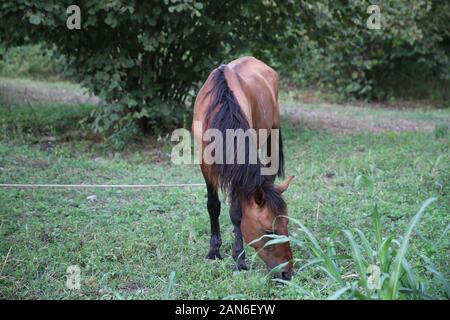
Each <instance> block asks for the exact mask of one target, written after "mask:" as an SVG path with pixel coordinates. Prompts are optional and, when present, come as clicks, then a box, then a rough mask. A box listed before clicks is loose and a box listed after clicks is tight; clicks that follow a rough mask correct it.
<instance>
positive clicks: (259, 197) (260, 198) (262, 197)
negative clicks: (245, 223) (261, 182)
mask: <svg viewBox="0 0 450 320" xmlns="http://www.w3.org/2000/svg"><path fill="white" fill-rule="evenodd" d="M253 197H254V199H255V203H256V204H257V205H258V206H259V207H262V206H263V205H264V203H265V202H266V194H265V193H264V190H263V189H262V188H261V187H257V188H256V191H255V194H254V195H253Z"/></svg>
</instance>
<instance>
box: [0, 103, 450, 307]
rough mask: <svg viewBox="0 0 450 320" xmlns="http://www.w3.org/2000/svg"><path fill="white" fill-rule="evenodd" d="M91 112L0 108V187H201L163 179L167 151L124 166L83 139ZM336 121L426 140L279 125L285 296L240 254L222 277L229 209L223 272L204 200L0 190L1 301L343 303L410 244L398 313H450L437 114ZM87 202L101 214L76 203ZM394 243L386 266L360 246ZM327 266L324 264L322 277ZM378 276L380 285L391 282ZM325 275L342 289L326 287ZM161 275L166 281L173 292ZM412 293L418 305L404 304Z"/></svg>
mask: <svg viewBox="0 0 450 320" xmlns="http://www.w3.org/2000/svg"><path fill="white" fill-rule="evenodd" d="M282 106H283V107H284V106H289V108H291V109H295V108H299V109H300V108H306V109H311V110H318V111H321V110H322V111H324V110H325V111H326V110H327V108H328V107H325V106H322V105H321V104H308V105H304V104H301V103H299V102H298V101H296V100H285V101H283V102H282ZM92 108H93V106H90V105H61V104H45V105H35V106H33V107H31V106H29V105H25V104H24V105H8V104H6V103H3V104H2V105H0V128H1V137H0V183H61V184H79V183H97V184H145V183H202V182H203V180H202V176H201V173H200V170H199V168H198V166H196V165H191V166H176V165H173V164H171V162H170V158H169V155H170V150H171V143H170V137H162V138H160V139H150V138H148V139H141V140H140V141H134V142H133V143H131V144H128V145H127V147H126V148H125V149H124V150H122V151H110V150H111V148H109V147H108V144H107V143H103V142H102V141H101V140H100V139H99V138H98V137H96V136H95V135H93V134H91V133H89V132H90V131H89V130H87V129H86V127H87V126H88V124H87V123H86V121H84V120H83V119H86V117H89V114H90V112H91V111H92ZM350 110H351V109H350ZM337 116H339V117H340V118H342V121H347V122H348V123H349V126H352V127H358V126H359V125H364V123H365V121H368V120H367V119H377V117H387V116H389V118H390V119H396V118H402V119H408V120H409V121H413V122H414V121H427V123H428V124H430V125H432V126H433V128H434V129H433V130H431V131H423V132H422V131H416V132H410V131H408V132H406V131H405V132H389V131H378V130H374V131H371V130H362V131H360V132H352V133H351V134H347V133H340V132H339V130H329V128H327V127H321V126H320V124H319V125H318V124H317V123H316V124H311V123H310V122H309V121H307V120H305V119H303V118H302V117H297V118H295V117H291V116H289V115H285V116H284V118H283V137H284V139H285V156H286V160H287V167H286V173H287V174H288V175H295V179H294V180H293V183H292V184H291V186H290V188H289V189H288V190H287V191H286V192H285V195H284V198H285V200H286V202H287V204H288V209H289V215H290V217H292V218H294V219H296V221H298V222H300V224H297V223H295V222H294V221H291V223H290V236H291V238H292V244H291V245H292V247H293V253H294V258H295V259H296V261H295V266H296V271H297V272H296V274H295V276H294V277H293V279H292V281H291V282H290V283H289V284H286V285H283V284H280V283H276V282H274V281H272V280H271V277H270V275H267V271H266V269H265V265H264V264H263V263H262V262H261V261H260V259H259V258H257V257H254V251H253V249H252V248H247V249H246V253H247V260H248V264H249V265H251V266H252V268H251V270H250V271H246V272H239V273H235V272H233V271H232V268H233V260H232V258H231V248H232V243H233V238H232V225H231V222H230V221H229V217H228V205H227V204H226V201H223V203H222V214H221V218H220V220H221V225H222V239H223V245H222V255H223V256H224V259H223V260H215V261H211V260H207V259H205V256H206V254H207V252H208V248H209V236H210V233H209V217H208V214H207V211H206V190H205V188H203V187H195V188H194V187H191V188H154V189H136V190H135V189H51V188H39V189H38V188H36V189H16V188H0V221H1V222H0V239H1V241H0V297H1V298H8V299H12V298H19V299H68V298H73V299H161V298H163V297H166V298H170V299H239V298H251V299H326V298H329V297H331V298H341V299H342V298H349V297H350V296H349V290H347V289H348V288H349V286H353V288H355V286H356V287H358V286H361V283H360V282H359V284H358V283H357V282H358V281H359V280H361V279H362V278H364V275H363V273H364V272H365V267H366V266H367V265H369V264H372V265H378V266H380V267H381V269H383V266H382V264H383V263H386V261H391V260H392V263H391V264H389V263H388V264H389V265H387V269H389V268H394V269H395V267H396V266H397V265H398V264H396V261H395V259H394V258H395V257H396V255H395V253H396V252H397V251H399V250H400V248H401V247H402V244H403V243H404V241H403V240H405V237H406V238H408V240H409V242H408V243H407V251H406V252H405V256H404V258H405V259H400V260H401V262H402V265H403V266H404V269H402V268H400V269H398V270H400V271H399V272H400V275H399V278H401V282H400V292H401V293H400V296H397V298H405V299H407V298H409V297H414V298H418V297H419V298H425V299H426V298H439V299H447V298H448V283H447V282H446V280H445V278H447V279H448V278H449V276H450V274H449V273H450V268H449V261H450V251H449V249H450V242H449V235H448V229H449V217H450V155H449V146H450V138H449V132H448V123H450V112H449V110H448V109H446V110H423V109H414V111H389V110H386V109H370V108H368V107H360V108H358V111H357V112H347V114H345V113H339V114H338V115H337ZM91 195H96V198H97V200H96V201H90V200H87V197H88V196H91ZM431 197H435V198H436V200H435V201H434V202H433V203H431V204H430V205H429V206H428V207H427V208H425V210H424V211H423V213H422V216H421V219H420V221H418V222H417V224H416V225H415V226H414V228H413V232H412V233H411V234H410V237H409V236H406V234H405V232H406V230H407V227H408V225H409V223H410V221H411V220H412V219H413V217H414V216H415V214H416V213H417V212H418V211H419V209H420V208H421V206H422V204H423V203H424V201H426V200H427V199H429V198H431ZM376 212H378V215H379V216H380V217H381V218H380V219H381V223H379V226H378V229H377V227H376V226H374V225H373V223H374V221H375V222H376V219H375V220H374V214H375V213H376ZM306 228H307V229H306ZM344 230H348V231H350V232H348V233H346V232H344ZM377 230H378V231H377ZM309 232H310V233H309ZM377 232H380V233H378V235H381V236H380V237H379V238H377V237H378V236H377ZM350 233H351V235H353V236H352V237H350V236H349V234H350ZM361 234H362V236H361ZM391 235H392V236H393V237H392V239H391V241H392V242H391V243H390V246H389V245H386V246H385V247H384V249H385V252H384V254H385V256H384V258H380V259H381V260H383V259H385V260H384V262H383V261H381V262H378V257H381V255H380V252H379V251H378V250H377V249H375V250H371V249H370V247H371V246H373V247H374V248H376V247H377V241H380V240H381V241H383V240H385V239H387V238H389V237H390V236H391ZM311 237H313V238H311ZM314 239H315V240H317V243H314ZM351 239H353V244H352V241H351ZM317 245H319V246H320V247H319V248H320V250H319V249H318V247H317ZM358 248H359V249H358ZM252 258H254V259H252ZM328 258H330V259H328ZM386 259H387V260H386ZM403 260H405V261H407V263H406V264H405V262H403ZM327 261H329V262H330V261H331V262H330V263H331V265H328V266H327V265H326V264H325V265H323V264H322V263H326V262H327ZM69 265H78V266H80V268H81V280H82V281H81V288H80V290H68V289H67V287H66V269H67V267H68V266H69ZM361 266H364V268H362V267H361ZM405 266H406V267H405ZM387 269H386V270H387ZM330 270H331V271H330ZM333 270H334V271H333ZM336 270H338V271H336ZM390 270H391V271H389V272H388V271H386V274H387V275H392V273H394V274H395V270H392V269H390ZM335 271H336V272H338V273H339V275H338V277H333V276H335V274H333V272H335ZM360 271H361V272H360ZM382 271H383V270H382ZM172 272H174V277H173V281H169V275H170V274H171V273H172ZM405 273H406V274H405ZM172 274H173V273H172ZM383 275H384V273H383V272H382V278H383ZM384 276H385V275H384ZM337 278H338V279H337ZM385 278H386V277H385ZM390 278H392V277H390ZM386 279H387V278H386ZM387 281H389V279H387V280H386V282H387ZM355 283H356V284H355ZM414 286H415V288H414V290H417V292H415V294H416V295H413V296H410V295H409V294H411V287H414ZM402 287H408V288H410V289H409V290H410V291H409V292H408V290H406V289H402ZM346 288H347V289H346ZM344 289H346V290H344ZM380 291H382V290H380ZM380 291H379V292H378V293H377V290H376V289H373V290H368V289H364V288H360V290H359V291H358V290H356V291H355V292H360V293H361V292H364V293H365V296H364V297H378V298H380V297H381V298H383V297H385V296H383V293H380ZM352 297H354V296H352ZM356 297H358V295H356ZM359 297H360V298H361V297H363V296H362V295H361V296H359Z"/></svg>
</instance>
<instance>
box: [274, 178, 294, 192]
mask: <svg viewBox="0 0 450 320" xmlns="http://www.w3.org/2000/svg"><path fill="white" fill-rule="evenodd" d="M292 179H294V176H289V177H287V178H286V180H284V181H283V182H282V183H281V184H280V185H278V186H275V190H277V191H278V192H279V193H283V192H284V191H285V190H286V189H287V188H288V187H289V184H290V183H291V181H292Z"/></svg>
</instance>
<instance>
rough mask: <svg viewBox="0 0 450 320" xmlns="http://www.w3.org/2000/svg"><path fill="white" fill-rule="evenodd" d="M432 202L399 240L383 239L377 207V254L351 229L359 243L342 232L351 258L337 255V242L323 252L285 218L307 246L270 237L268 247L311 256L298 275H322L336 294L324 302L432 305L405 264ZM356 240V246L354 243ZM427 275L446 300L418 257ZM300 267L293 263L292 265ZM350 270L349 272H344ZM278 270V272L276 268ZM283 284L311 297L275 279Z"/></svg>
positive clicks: (303, 228) (374, 221)
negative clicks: (312, 271) (293, 248)
mask: <svg viewBox="0 0 450 320" xmlns="http://www.w3.org/2000/svg"><path fill="white" fill-rule="evenodd" d="M435 200H436V198H429V199H428V200H426V201H425V202H424V203H423V204H422V207H421V208H420V210H419V211H418V212H417V213H416V214H415V215H414V217H413V218H412V219H411V221H410V222H409V224H408V227H407V229H406V231H405V233H404V234H403V236H402V237H401V238H400V239H396V238H395V235H394V234H391V235H388V236H387V237H383V235H382V230H381V226H382V224H381V214H380V213H379V212H378V210H377V207H375V209H374V212H373V214H372V233H373V238H374V239H375V248H374V249H373V248H372V245H371V243H370V241H369V238H368V237H367V236H366V235H365V234H364V233H363V232H362V231H361V230H359V229H355V232H356V234H357V237H355V235H354V233H353V232H352V231H350V230H342V233H343V235H344V236H345V238H346V240H347V241H348V245H349V248H348V249H349V250H345V251H350V254H349V255H338V254H337V252H336V246H335V244H343V243H342V242H340V241H333V239H332V238H328V239H327V240H326V245H325V246H322V245H321V244H320V243H319V241H318V240H317V238H316V237H315V236H314V234H313V233H312V232H311V231H310V230H309V229H308V228H307V227H306V226H305V225H304V224H303V223H301V222H300V221H298V220H296V219H293V218H289V219H290V220H291V221H292V222H293V223H295V224H296V225H297V226H298V227H299V229H300V231H302V232H303V233H304V235H305V238H306V239H305V240H306V241H301V240H300V239H296V238H293V237H290V238H288V237H285V236H277V235H274V236H270V237H271V238H273V239H272V240H270V241H268V242H267V243H266V246H269V245H273V244H277V243H282V242H287V241H290V242H291V244H294V245H299V246H301V247H302V248H304V249H306V250H307V251H309V252H310V253H311V255H312V258H310V259H308V260H306V263H304V264H303V265H302V266H301V267H300V268H298V269H297V270H296V271H297V272H298V273H299V272H301V271H302V270H304V269H306V268H309V267H313V266H316V267H317V268H319V269H320V270H321V271H323V272H324V273H325V274H326V275H327V277H328V278H329V279H330V280H331V282H332V283H333V284H335V285H337V286H338V289H337V290H336V291H335V292H334V294H332V295H331V296H329V297H328V299H338V298H340V297H344V296H346V297H348V298H350V299H383V300H390V299H433V298H435V297H433V296H431V295H429V294H428V293H427V285H428V282H427V281H426V280H423V279H420V278H419V277H418V275H417V274H416V273H415V270H414V269H413V268H412V267H411V265H410V264H409V262H408V261H407V259H406V253H407V250H408V247H409V242H410V239H411V236H412V233H413V232H414V230H415V228H416V226H417V224H418V222H419V220H420V218H421V216H422V214H423V213H424V211H425V209H426V208H427V207H428V206H429V205H430V204H431V203H433V202H434V201H435ZM357 238H359V241H357ZM421 258H422V260H423V262H424V268H425V270H427V271H429V272H430V273H432V274H433V275H434V277H435V279H436V280H438V281H439V282H440V283H441V284H442V285H443V287H444V290H445V294H446V296H447V298H450V287H449V284H448V280H447V279H445V277H444V275H443V274H441V273H440V272H438V271H437V270H436V267H435V266H434V265H433V264H432V263H431V261H430V259H428V258H427V257H425V256H422V257H421ZM299 261H303V262H304V260H300V259H296V262H299ZM349 266H350V270H349V269H348V268H349ZM280 267H282V266H280ZM274 281H277V282H281V283H284V284H287V285H290V286H292V287H294V289H295V290H296V291H297V292H298V293H300V294H301V295H306V296H310V297H314V294H313V293H312V292H309V291H307V290H305V289H304V288H301V287H300V286H299V285H297V284H295V283H293V282H291V281H284V280H279V279H274Z"/></svg>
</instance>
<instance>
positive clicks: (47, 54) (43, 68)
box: [0, 45, 64, 80]
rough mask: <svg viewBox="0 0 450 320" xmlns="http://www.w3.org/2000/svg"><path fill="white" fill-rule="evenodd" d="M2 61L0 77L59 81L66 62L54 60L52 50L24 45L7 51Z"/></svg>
mask: <svg viewBox="0 0 450 320" xmlns="http://www.w3.org/2000/svg"><path fill="white" fill-rule="evenodd" d="M0 56H3V59H1V60H0V76H2V77H11V78H30V79H36V80H43V79H44V80H59V79H61V75H60V72H61V70H62V66H63V65H64V61H63V59H62V57H61V59H59V60H55V59H52V56H53V53H52V50H49V49H45V48H42V46H41V45H24V46H19V47H13V48H10V49H8V50H5V51H4V52H3V54H0Z"/></svg>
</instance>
